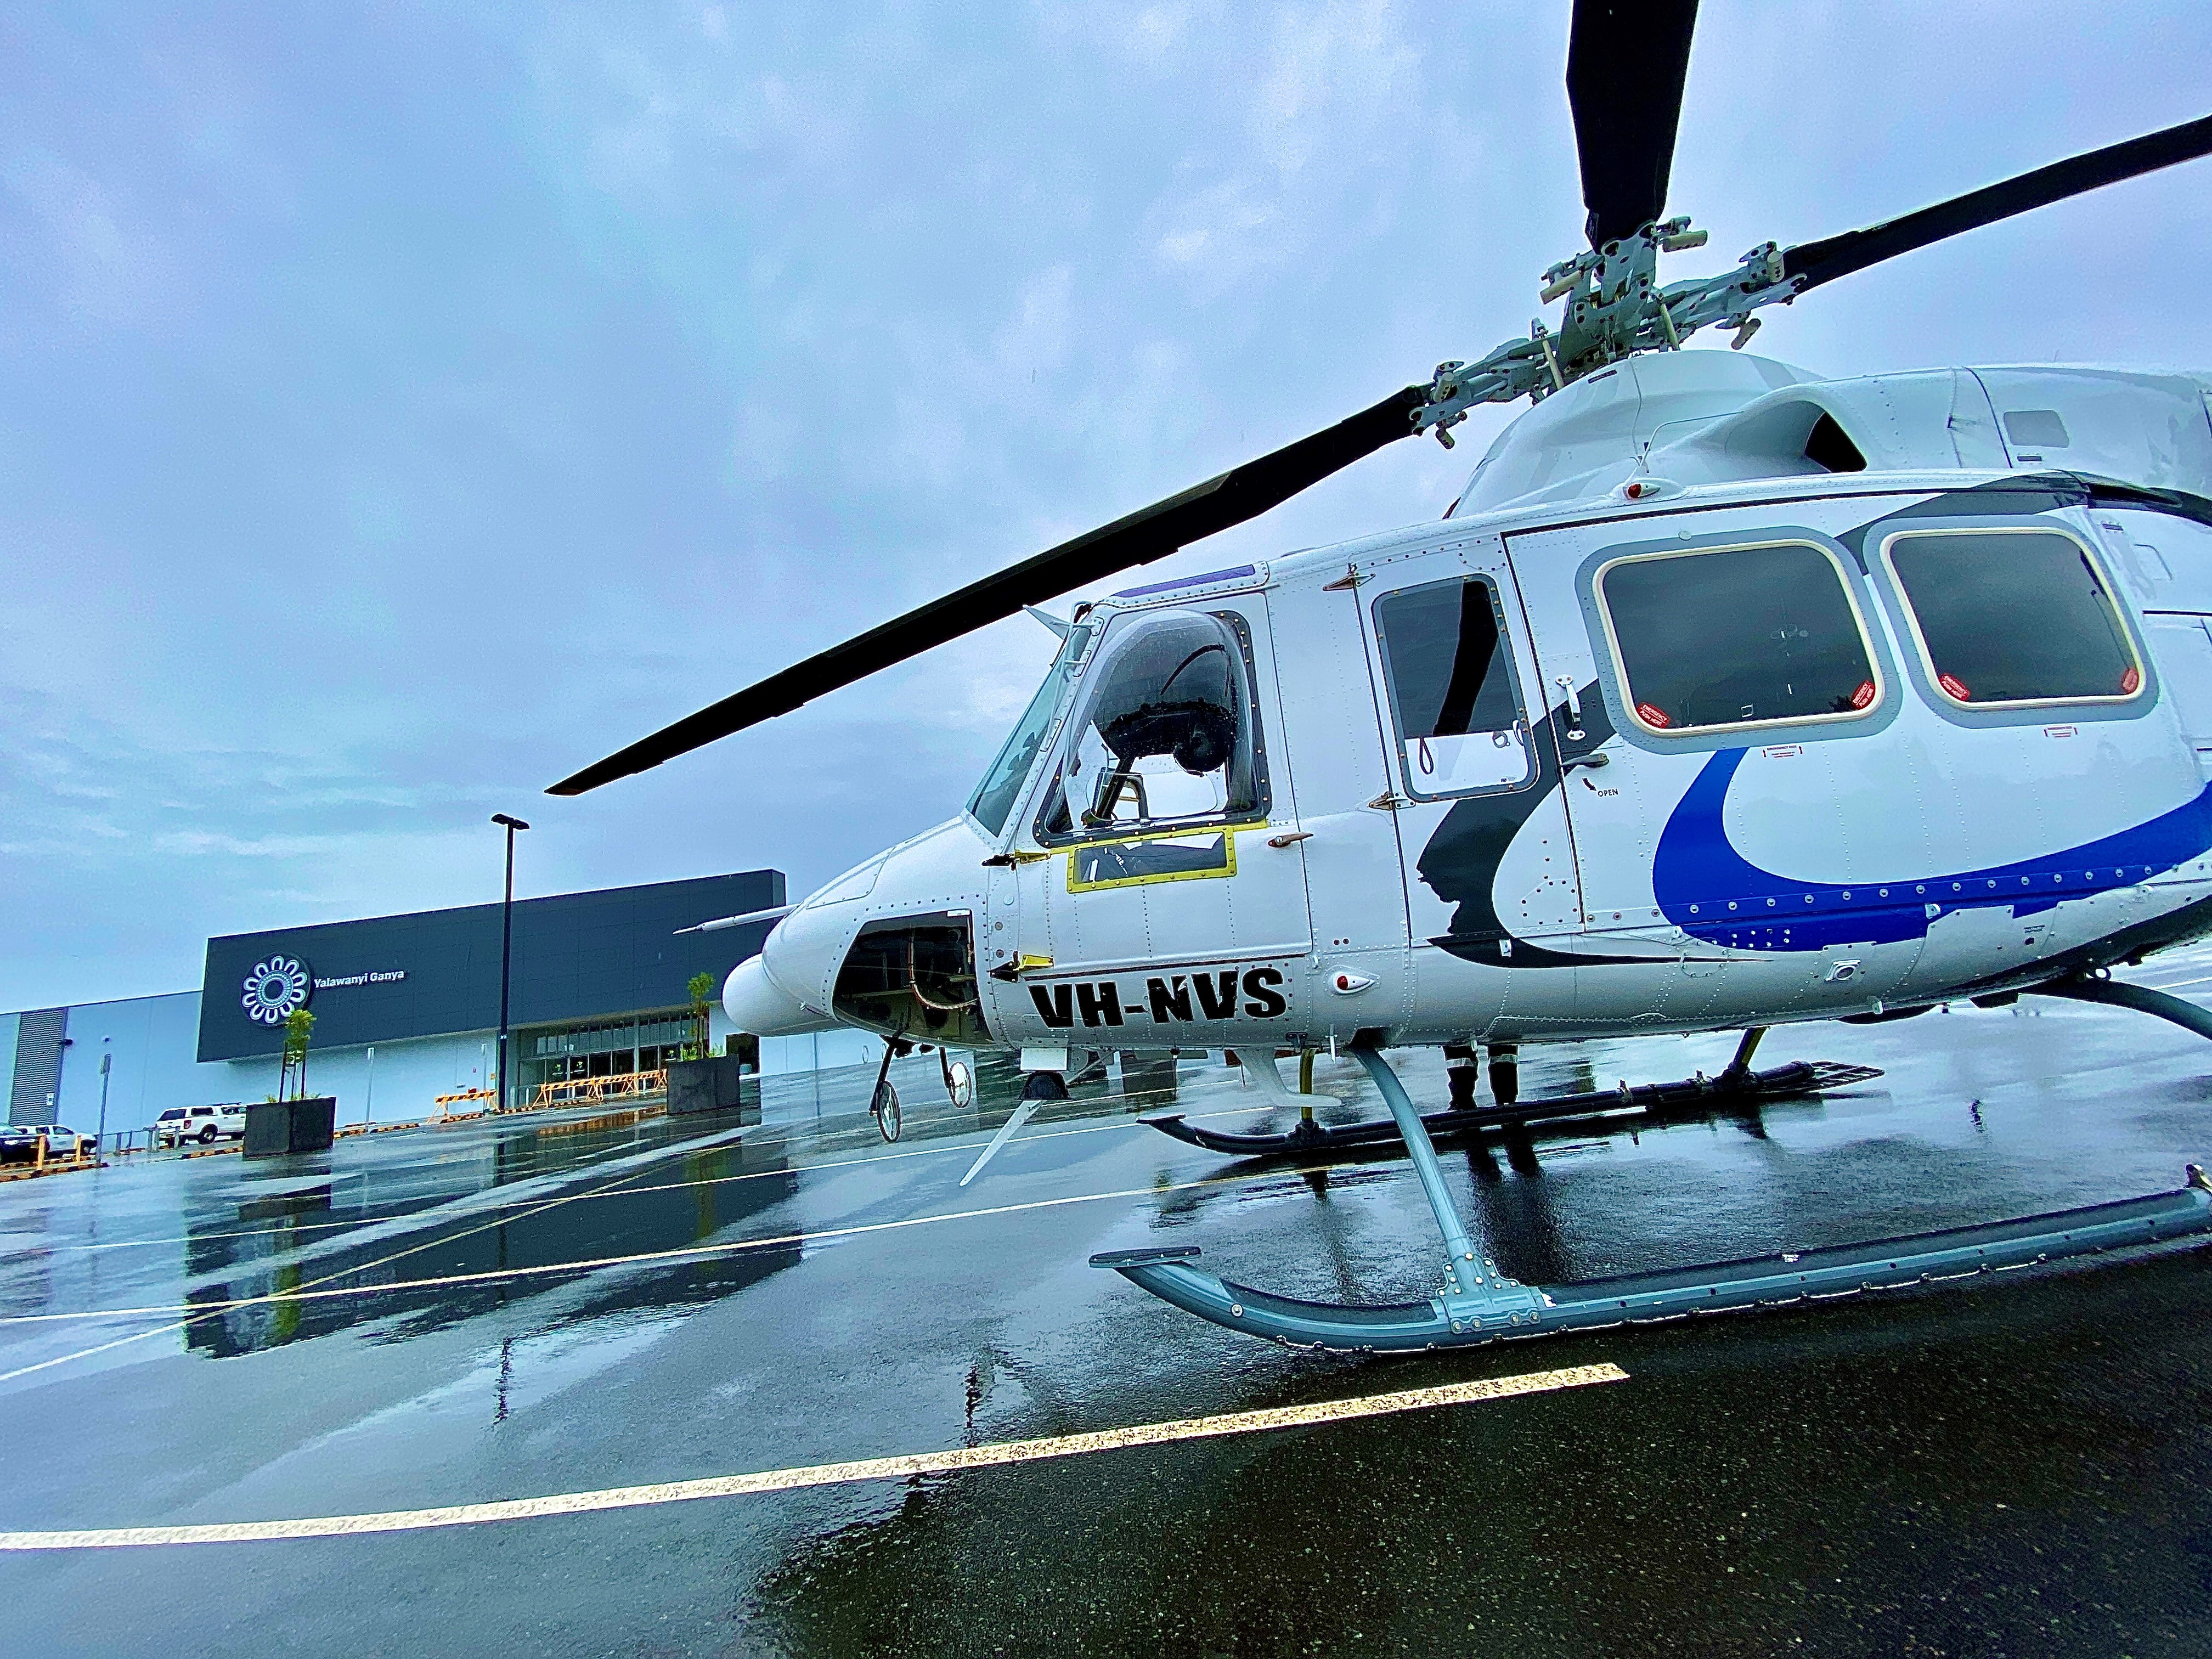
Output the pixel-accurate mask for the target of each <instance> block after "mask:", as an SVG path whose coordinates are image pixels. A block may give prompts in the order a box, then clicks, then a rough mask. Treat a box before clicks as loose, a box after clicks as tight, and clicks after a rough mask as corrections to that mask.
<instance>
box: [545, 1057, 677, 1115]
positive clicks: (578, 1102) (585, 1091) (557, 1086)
mask: <svg viewBox="0 0 2212 1659" xmlns="http://www.w3.org/2000/svg"><path fill="white" fill-rule="evenodd" d="M667 1092H668V1071H667V1068H666V1067H665V1066H663V1067H661V1068H660V1069H659V1070H657V1071H651V1072H617V1073H613V1074H612V1075H611V1076H608V1077H572V1078H565V1079H562V1081H560V1082H558V1083H541V1084H539V1085H538V1092H537V1094H535V1095H534V1096H532V1097H531V1102H530V1105H529V1106H528V1107H527V1108H526V1109H527V1110H531V1111H536V1110H538V1109H540V1108H542V1107H546V1106H596V1105H598V1104H599V1103H600V1102H601V1101H606V1100H647V1099H650V1098H652V1097H653V1096H655V1095H665V1094H666V1093H667Z"/></svg>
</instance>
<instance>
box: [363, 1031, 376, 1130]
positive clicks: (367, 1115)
mask: <svg viewBox="0 0 2212 1659" xmlns="http://www.w3.org/2000/svg"><path fill="white" fill-rule="evenodd" d="M361 1121H362V1122H363V1123H374V1122H375V1121H376V1045H375V1044H374V1042H372V1043H370V1044H369V1045H368V1105H366V1106H364V1107H363V1108H362V1114H361Z"/></svg>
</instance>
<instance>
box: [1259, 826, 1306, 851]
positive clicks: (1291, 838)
mask: <svg viewBox="0 0 2212 1659" xmlns="http://www.w3.org/2000/svg"><path fill="white" fill-rule="evenodd" d="M1312 839H1313V831H1312V830H1310V829H1298V830H1294V831H1293V832H1291V834H1289V835H1287V836H1268V837H1267V845H1268V846H1270V847H1295V846H1297V844H1298V842H1302V841H1311V840H1312Z"/></svg>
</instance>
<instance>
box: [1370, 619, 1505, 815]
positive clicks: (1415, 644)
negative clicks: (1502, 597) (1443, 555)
mask: <svg viewBox="0 0 2212 1659" xmlns="http://www.w3.org/2000/svg"><path fill="white" fill-rule="evenodd" d="M1375 637H1376V642H1377V643H1378V644H1379V645H1380V646H1381V647H1382V653H1383V677H1384V678H1385V679H1386V680H1387V681H1388V682H1389V687H1390V712H1391V714H1392V716H1393V717H1394V718H1395V720H1396V722H1397V730H1398V757H1399V760H1400V762H1401V764H1402V767H1403V771H1404V775H1405V779H1406V787H1407V791H1408V793H1412V794H1413V795H1414V796H1416V797H1417V798H1419V799H1432V798H1435V797H1440V796H1444V795H1465V794H1474V793H1480V792H1481V791H1484V790H1489V789H1510V788H1512V787H1516V786H1517V785H1520V784H1524V783H1527V782H1528V781H1531V780H1532V779H1533V778H1534V776H1535V771H1536V769H1535V764H1534V761H1533V759H1532V758H1531V756H1530V750H1529V747H1528V728H1527V727H1526V726H1524V725H1523V724H1522V712H1521V699H1520V696H1518V694H1517V693H1516V691H1515V690H1514V684H1513V653H1512V649H1511V647H1510V646H1509V645H1508V643H1507V642H1506V637H1505V627H1504V609H1503V607H1502V606H1501V605H1500V604H1499V601H1498V589H1497V588H1496V587H1495V586H1492V584H1491V583H1490V582H1488V581H1487V580H1484V579H1483V578H1481V577H1480V576H1471V577H1468V578H1466V579H1465V580H1453V581H1441V582H1428V583H1425V584H1424V585H1423V586H1419V587H1408V588H1405V589H1402V590H1401V591H1400V592H1395V593H1385V594H1384V595H1383V597H1382V598H1381V599H1377V600H1376V602H1375Z"/></svg>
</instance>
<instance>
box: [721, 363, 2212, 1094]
mask: <svg viewBox="0 0 2212 1659" xmlns="http://www.w3.org/2000/svg"><path fill="white" fill-rule="evenodd" d="M2208 387H2212V381H2208V380H2205V379H2203V378H2201V377H2193V376H2188V375H2179V374H2131V373H2126V372H2122V371H2103V370H2075V369H2058V368H2015V369H1981V370H1968V369H1956V370H1954V369H1942V370H1934V371H1927V372H1922V373H1916V374H1896V375H1887V376H1875V377H1869V378H1866V379H1862V380H1844V381H1821V380H1814V379H1811V378H1810V377H1808V376H1807V375H1805V374H1802V373H1801V372H1799V371H1797V370H1795V369H1791V368H1788V367H1787V366H1786V365H1784V364H1781V363H1778V362H1771V361H1767V360H1763V359H1757V358H1752V357H1748V356H1743V355H1740V354H1739V355H1732V354H1729V353H1725V352H1701V351H1685V352H1680V353H1663V354H1659V355H1656V356H1638V357H1635V358H1632V359H1630V360H1628V361H1626V362H1622V363H1620V365H1619V366H1618V368H1614V369H1611V370H1607V371H1606V372H1605V373H1603V374H1596V375H1594V376H1591V377H1589V378H1588V379H1586V380H1581V381H1578V382H1577V383H1575V384H1573V385H1571V386H1568V387H1567V388H1566V389H1565V391H1563V392H1559V393H1557V394H1555V395H1553V397H1551V398H1547V399H1546V400H1545V401H1544V402H1542V403H1541V404H1538V405H1537V406H1536V407H1535V408H1534V410H1530V411H1529V412H1528V414H1526V415H1524V416H1522V417H1521V418H1520V419H1519V420H1518V421H1516V422H1515V423H1514V425H1513V426H1512V427H1510V428H1508V430H1507V431H1506V433H1505V434H1504V435H1503V436H1502V437H1501V438H1500V439H1499V441H1498V443H1497V444H1496V445H1494V446H1493V447H1492V450H1491V452H1490V453H1489V454H1488V455H1487V456H1486V457H1485V459H1484V461H1483V463H1482V465H1480V467H1478V468H1477V470H1476V472H1475V474H1474V478H1473V480H1472V481H1471V482H1470V484H1469V487H1468V489H1467V491H1466V492H1464V493H1463V495H1462V497H1461V499H1460V500H1459V501H1457V502H1455V505H1454V507H1453V510H1452V513H1450V515H1449V516H1448V517H1447V518H1446V519H1444V520H1442V521H1439V522H1432V523H1428V524H1423V525H1418V526H1413V527H1410V528H1407V529H1403V530H1396V531H1392V532H1388V533H1386V534H1382V535H1377V536H1373V537H1370V538H1364V539H1362V540H1359V541H1356V542H1352V543H1348V544H1343V545H1341V546H1337V547H1332V548H1328V549H1322V550H1310V551H1304V552H1299V553H1297V554H1293V555H1291V556H1286V557H1284V558H1280V559H1277V560H1273V561H1269V562H1256V563H1254V564H1250V565H1246V566H1241V567H1238V568H1235V569H1231V570H1226V571H1222V572H1218V573H1215V574H1212V575H1208V576H1202V577H1196V578H1192V579H1188V580H1179V581H1171V582H1162V583H1159V584H1158V585H1157V586H1139V587H1136V588H1133V589H1131V590H1129V591H1127V592H1123V593H1120V594H1117V595H1115V597H1113V598H1111V599H1106V600H1104V601H1102V602H1100V603H1098V604H1097V605H1092V606H1089V607H1086V608H1085V609H1084V610H1081V611H1079V612H1078V613H1077V618H1076V626H1075V628H1074V629H1073V632H1072V633H1071V635H1070V636H1069V638H1068V640H1067V641H1066V645H1065V646H1064V647H1063V650H1062V653H1061V655H1060V659H1059V660H1058V661H1057V662H1056V663H1055V665H1054V670H1053V672H1052V675H1051V677H1050V678H1049V679H1048V684H1047V686H1046V688H1045V690H1043V691H1042V693H1041V694H1040V696H1039V700H1038V702H1037V704H1036V706H1034V707H1033V708H1032V709H1031V710H1030V714H1028V715H1027V716H1025V717H1024V724H1023V726H1022V727H1021V728H1020V729H1018V731H1017V732H1016V734H1015V736H1014V738H1012V739H1010V741H1009V744H1008V749H1007V751H1006V753H1005V754H1002V756H1001V757H1000V762H999V763H997V764H996V765H994V769H993V772H992V774H991V775H989V776H988V777H987V778H986V780H985V781H984V784H983V785H982V786H981V787H979V789H978V791H977V792H976V795H975V797H974V798H973V799H971V800H970V802H969V807H968V810H967V811H964V812H963V813H962V814H961V815H960V816H959V817H956V818H953V819H951V820H950V821H948V822H947V823H943V824H940V825H939V826H938V827H936V828H935V829H931V830H928V831H927V832H926V833H924V834H922V835H920V836H915V838H914V839H912V840H910V841H908V842H904V843H902V844H901V845H900V846H898V847H896V848H892V849H890V851H889V852H887V853H885V854H882V855H880V856H879V857H878V858H876V859H873V860H870V861H869V862H868V863H866V864H865V865H863V866H860V868H859V869H857V870H855V871H854V872H849V873H848V874H847V875H845V876H843V877H841V878H839V879H838V880H836V881H835V882H832V883H830V884H828V885H827V886H825V887H823V889H822V890H819V891H817V892H816V893H815V894H813V895H812V896H810V897H809V898H808V899H807V900H806V901H805V902H804V903H803V904H801V905H799V907H798V908H796V909H795V910H794V911H793V913H792V914H791V915H789V916H787V918H785V919H784V920H783V921H781V922H780V923H779V924H778V925H777V926H776V927H775V930H774V932H773V933H770V934H769V938H768V939H767V942H766V944H765V945H764V946H763V951H762V953H761V955H760V956H759V957H757V958H755V959H754V960H753V961H751V962H749V963H746V964H744V965H743V966H741V967H740V968H739V969H738V970H737V971H736V972H735V973H733V974H732V975H731V978H730V981H729V982H728V985H727V986H726V992H725V1001H726V1006H727V1009H728V1012H729V1014H730V1017H731V1018H732V1020H733V1021H734V1022H735V1023H736V1024H738V1026H739V1027H740V1028H741V1029H743V1030H749V1031H752V1032H755V1033H757V1034H759V1035H763V1036H770V1035H776V1034H779V1033H782V1032H790V1031H798V1030H809V1029H819V1028H821V1027H823V1026H824V1025H827V1024H851V1025H857V1026H861V1027H864V1028H866V1029H869V1030H875V1031H878V1032H879V1033H881V1034H883V1035H884V1036H890V1037H893V1038H894V1039H902V1040H904V1041H907V1042H929V1043H939V1044H943V1045H945V1046H950V1047H955V1048H1008V1049H1012V1048H1024V1049H1030V1050H1035V1051H1039V1053H1040V1054H1041V1055H1042V1058H1041V1059H1040V1060H1038V1061H1037V1062H1036V1063H1037V1064H1039V1065H1041V1066H1044V1065H1049V1064H1050V1057H1051V1056H1052V1055H1053V1054H1054V1053H1056V1052H1059V1051H1063V1050H1068V1051H1072V1050H1076V1049H1091V1050H1113V1049H1131V1050H1138V1049H1158V1048H1178V1047H1180V1048H1220V1047H1234V1046H1237V1045H1240V1044H1261V1045H1264V1044H1273V1045H1274V1046H1276V1047H1279V1048H1291V1049H1296V1048H1326V1047H1328V1046H1330V1045H1331V1044H1332V1043H1358V1044H1362V1045H1368V1046H1379V1045H1383V1044H1388V1045H1392V1046H1402V1045H1411V1044H1424V1043H1454V1044H1456V1043H1468V1042H1493V1043H1511V1042H1524V1041H1526V1042H1543V1041H1563V1040H1572V1039H1577V1038H1581V1037H1588V1036H1620V1035H1632V1034H1636V1033H1644V1032H1662V1031H1694V1030H1723V1029H1734V1028H1737V1027H1742V1026H1748V1025H1764V1024H1776V1023H1780V1022H1785V1021H1790V1020H1802V1019H1818V1018H1844V1017H1863V1016H1874V1017H1881V1016H1884V1015H1894V1014H1896V1013H1899V1012H1908V1011H1911V1010H1915V1009H1918V1008H1923V1007H1926V1006H1930V1005H1932V1004H1935V1003H1937V1002H1940V1001H1942V1000H1947V999H1950V998H1954V997H1961V996H1969V995H1991V994H1996V995H2002V994H2004V993H2005V992H2006V991H2007V990H2008V989H2009V988H2015V987H2020V986H2023V985H2028V984H2033V983H2035V982H2038V981H2041V980H2045V979H2049V978H2051V977H2052V976H2054V975H2057V974H2059V973H2061V972H2063V971H2069V970H2071V969H2090V968H2095V967H2100V966H2102V965H2104V964H2106V963H2110V962H2112V961H2117V960H2122V959H2125V958H2128V957H2134V956H2139V955H2140V954H2142V952H2143V951H2148V950H2152V949H2157V948H2161V947H2163V946H2164V945H2170V944H2172V943H2175V942H2178V941H2179V940H2180V939H2185V938H2190V937H2194V936H2196V935H2197V934H2198V933H2203V932H2208V931H2212V903H2208V902H2207V900H2208V899H2212V799H2208V793H2207V781H2208V778H2212V759H2208V757H2212V634H2208V632H2207V628H2208V625H2212V523H2208V522H2206V521H2204V520H2203V519H2202V518H2200V517H2199V516H2197V513H2198V511H2199V510H2200V508H2201V498H2203V497H2207V496H2212V414H2208V407H2209V406H2208V404H2207V401H2206V398H2207V391H2208ZM2062 470H2063V471H2062ZM2069 474H2079V475H2087V476H2093V477H2097V478H2102V479H2108V480H2115V481H2118V482H2119V483H2123V484H2125V485H2130V486H2136V488H2135V489H2132V490H2130V489H2106V488H2104V487H2102V486H2085V485H2082V484H2081V483H2077V482H2075V480H2074V479H2073V478H2071V477H2069V476H2067V475H2069ZM2157 492H2169V494H2168V495H2166V497H2164V498H2161V497H2160V495H2158V493H2157ZM2189 497H2195V498H2199V499H2198V501H2197V502H2196V503H2194V504H2192V503H2191V501H2189V500H2187V499H2186V498H2189ZM1993 572H2002V573H2003V574H2002V583H2001V585H1999V586H1990V583H1991V580H1992V573H1993ZM1162 664H1164V665H1168V666H1167V667H1166V669H1165V670H1164V671H1163V670H1162V668H1161V667H1159V666H1158V665H1162ZM1194 665H1196V666H1194ZM1148 675H1149V676H1150V677H1151V678H1149V679H1147V678H1146V676H1148ZM1178 677H1183V678H1180V679H1179V678H1178ZM1199 680H1203V681H1204V684H1202V685H1197V686H1196V687H1195V689H1193V687H1194V682H1196V681H1199ZM1968 680H1973V681H1976V682H1978V684H1967V683H1966V682H1967V681H1968ZM1194 720H1195V721H1196V722H1197V724H1196V725H1195V726H1194V725H1192V724H1190V722H1192V721H1194ZM1178 722H1181V724H1178ZM1208 722H1211V723H1210V724H1208ZM1194 732H1195V733H1196V735H1195V736H1193V735H1192V733H1194ZM1148 734H1149V735H1148ZM1147 744H1151V745H1152V747H1151V748H1149V749H1148V748H1147V747H1146V745H1147ZM1168 747H1172V748H1173V749H1174V753H1175V755H1176V757H1178V758H1177V760H1176V763H1172V764H1171V763H1168V762H1167V761H1166V760H1165V759H1164V753H1165V750H1166V749H1167V748H1168ZM963 957H964V961H963Z"/></svg>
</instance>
